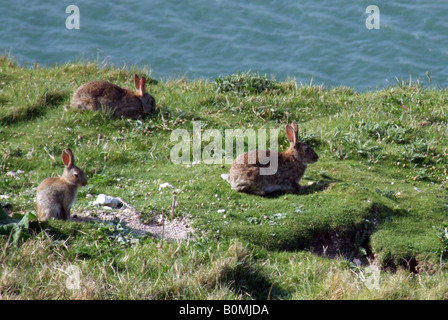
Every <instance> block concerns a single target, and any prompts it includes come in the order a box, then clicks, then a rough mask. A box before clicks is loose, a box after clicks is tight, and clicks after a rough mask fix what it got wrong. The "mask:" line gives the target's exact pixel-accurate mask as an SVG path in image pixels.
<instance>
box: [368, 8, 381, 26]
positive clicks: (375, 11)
mask: <svg viewBox="0 0 448 320" xmlns="http://www.w3.org/2000/svg"><path fill="white" fill-rule="evenodd" d="M366 13H367V14H369V16H368V17H367V19H366V28H367V29H369V30H372V29H379V28H380V8H378V6H375V5H370V6H368V7H367V8H366Z"/></svg>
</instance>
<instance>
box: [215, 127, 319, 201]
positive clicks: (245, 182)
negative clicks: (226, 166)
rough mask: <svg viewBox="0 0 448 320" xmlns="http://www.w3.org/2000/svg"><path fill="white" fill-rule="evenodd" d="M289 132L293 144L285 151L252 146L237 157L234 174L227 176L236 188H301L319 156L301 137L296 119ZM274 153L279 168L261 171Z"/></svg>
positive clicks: (292, 190)
mask: <svg viewBox="0 0 448 320" xmlns="http://www.w3.org/2000/svg"><path fill="white" fill-rule="evenodd" d="M286 135H287V137H288V140H289V142H290V144H291V145H290V147H289V148H288V150H286V151H285V152H277V151H269V150H268V151H263V152H260V150H252V151H249V152H246V153H244V154H241V155H239V156H238V157H236V159H235V160H234V162H233V164H232V167H231V169H230V175H229V176H228V177H224V176H223V178H226V179H227V180H228V182H230V185H231V187H232V189H234V190H237V191H240V192H246V193H252V194H257V195H265V194H268V193H275V192H282V193H297V192H299V191H300V185H299V182H300V179H302V177H303V175H304V173H305V170H306V168H307V165H308V164H310V163H314V162H316V161H317V160H318V159H319V157H318V155H317V154H316V153H315V152H314V150H313V149H312V148H311V147H310V146H309V145H307V144H306V143H302V142H300V141H299V140H298V128H297V123H296V122H295V121H294V122H293V123H292V124H291V125H287V126H286ZM273 157H276V159H278V161H277V171H276V172H275V173H274V174H269V175H267V174H265V175H264V174H261V173H260V169H261V168H263V167H268V166H269V163H267V162H268V161H266V160H268V159H273ZM250 159H253V160H254V161H249V160H250ZM260 160H261V161H260ZM266 163H267V164H266Z"/></svg>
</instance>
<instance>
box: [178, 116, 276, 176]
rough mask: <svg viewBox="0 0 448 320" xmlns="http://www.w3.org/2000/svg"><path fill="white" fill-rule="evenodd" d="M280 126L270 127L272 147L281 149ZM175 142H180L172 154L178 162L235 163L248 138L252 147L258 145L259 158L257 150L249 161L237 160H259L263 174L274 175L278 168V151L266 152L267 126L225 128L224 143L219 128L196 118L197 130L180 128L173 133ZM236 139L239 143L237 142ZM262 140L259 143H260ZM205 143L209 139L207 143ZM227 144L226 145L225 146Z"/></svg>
mask: <svg viewBox="0 0 448 320" xmlns="http://www.w3.org/2000/svg"><path fill="white" fill-rule="evenodd" d="M278 132H279V129H270V130H269V150H271V151H272V150H273V151H277V150H278ZM170 139H171V141H172V142H177V143H176V144H175V145H174V147H173V148H172V149H171V152H170V158H171V161H172V162H173V163H174V164H191V163H205V164H232V163H233V162H234V152H233V151H234V146H235V156H238V155H240V154H243V153H244V152H245V151H246V150H245V143H246V141H247V146H248V150H247V151H251V150H255V149H258V150H259V151H258V159H257V158H256V156H255V153H250V154H249V155H248V158H247V161H243V160H244V159H243V158H240V159H239V160H238V159H236V160H235V161H236V162H237V163H240V164H244V163H247V164H255V163H257V160H258V162H259V164H261V165H262V166H261V167H260V175H273V174H275V173H276V172H277V169H278V154H277V152H266V151H265V150H267V141H268V137H267V130H266V129H265V128H261V129H258V130H257V131H255V130H254V129H225V130H224V143H223V136H222V133H221V131H219V130H218V129H203V128H202V122H201V121H193V132H192V133H190V132H188V130H186V129H176V130H174V131H173V132H172V133H171V137H170ZM234 142H235V143H234ZM257 142H258V147H257ZM203 143H207V144H206V145H205V146H204V147H203ZM223 144H224V146H223Z"/></svg>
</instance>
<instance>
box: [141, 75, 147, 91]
mask: <svg viewBox="0 0 448 320" xmlns="http://www.w3.org/2000/svg"><path fill="white" fill-rule="evenodd" d="M140 80H141V81H140V91H141V93H142V95H144V94H145V86H146V78H145V77H142V78H141V79H140Z"/></svg>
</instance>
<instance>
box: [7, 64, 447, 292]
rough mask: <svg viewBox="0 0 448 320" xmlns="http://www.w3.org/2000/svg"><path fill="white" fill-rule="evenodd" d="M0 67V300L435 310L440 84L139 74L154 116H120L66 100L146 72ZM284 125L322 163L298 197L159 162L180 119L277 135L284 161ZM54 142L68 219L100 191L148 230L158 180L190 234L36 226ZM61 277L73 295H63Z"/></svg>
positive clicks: (441, 169) (441, 161)
mask: <svg viewBox="0 0 448 320" xmlns="http://www.w3.org/2000/svg"><path fill="white" fill-rule="evenodd" d="M0 71H1V72H0V195H3V196H7V197H3V198H2V199H1V201H2V202H3V204H5V202H9V206H11V209H10V216H11V217H6V216H5V214H4V213H1V214H0V215H2V216H3V218H2V219H3V220H0V221H2V222H0V223H1V224H2V225H3V227H2V229H1V230H3V235H1V236H0V249H1V250H0V297H2V298H4V299H446V298H448V284H447V283H448V282H447V280H448V279H447V278H448V271H447V265H446V262H447V261H446V259H447V257H446V252H447V251H448V247H447V241H446V232H445V230H446V229H445V228H446V225H447V222H448V221H447V220H448V192H447V182H448V172H447V163H448V138H447V133H448V132H447V119H448V108H447V104H448V91H447V90H446V89H444V88H425V87H423V86H421V85H420V84H418V83H405V82H399V83H397V84H396V85H395V86H393V87H385V88H383V89H381V90H377V91H373V92H362V93H359V92H355V91H354V90H352V89H350V88H346V87H337V88H325V87H322V86H298V85H297V84H296V83H295V82H294V81H289V82H283V83H280V82H276V81H275V80H269V79H267V78H266V77H262V76H260V75H257V74H253V73H240V74H236V75H230V76H228V77H223V78H219V79H216V80H215V82H214V83H209V82H207V81H200V80H198V81H189V80H187V79H179V80H170V81H166V82H158V81H155V80H154V81H151V84H150V85H149V88H148V91H149V92H150V93H151V94H152V95H153V96H154V97H155V98H156V101H157V104H158V109H157V111H156V113H155V114H153V115H151V116H149V117H147V118H145V119H143V120H141V121H133V120H127V119H115V120H112V119H110V118H109V117H108V116H106V115H104V114H101V113H79V112H75V111H65V110H64V108H63V106H65V105H68V104H69V102H70V98H71V95H72V94H73V92H74V90H75V89H76V88H77V87H78V86H80V85H81V84H83V83H85V82H87V81H91V80H95V79H104V80H108V81H111V82H114V83H116V84H118V85H120V86H123V87H127V88H131V87H132V75H133V73H134V72H138V73H140V74H145V75H146V76H147V77H150V76H151V75H150V74H148V72H147V71H145V70H137V69H135V68H131V69H126V68H115V67H112V66H98V65H97V64H95V63H82V62H80V63H76V64H66V65H60V66H54V67H49V68H39V67H36V68H24V67H21V66H18V65H16V64H15V63H14V61H12V60H11V59H9V58H7V57H2V58H0ZM292 120H297V121H298V122H299V136H300V138H301V139H302V140H303V141H306V142H307V143H309V144H311V145H312V146H313V148H314V149H315V150H316V152H317V153H318V154H319V156H320V158H319V161H318V162H317V163H315V164H313V165H310V166H309V168H308V169H307V171H306V173H305V177H304V179H303V180H302V183H303V184H304V185H309V187H308V189H307V191H306V192H304V193H303V194H300V195H290V194H289V195H275V196H269V197H259V196H254V195H247V194H241V193H237V192H235V191H232V190H231V189H230V187H229V185H228V184H227V183H226V182H225V181H224V180H222V179H221V177H220V175H221V174H222V173H228V171H229V168H230V166H229V165H228V164H224V163H223V164H213V165H212V164H190V165H187V164H174V163H172V162H171V161H170V151H171V149H172V148H173V146H174V145H175V144H176V143H177V142H175V141H174V142H173V141H171V139H170V136H171V133H172V132H173V130H175V129H186V130H187V131H188V132H190V133H191V132H192V130H193V121H200V122H201V126H202V129H204V130H205V129H217V130H218V131H219V132H221V133H222V135H223V136H224V132H225V130H226V129H237V128H247V129H255V130H257V129H260V128H266V129H275V128H280V129H281V130H280V133H279V148H280V149H282V150H283V149H285V148H286V147H287V146H288V141H287V138H286V135H285V133H284V132H283V131H282V130H283V129H282V128H284V125H285V124H286V123H289V122H291V121H292ZM67 146H69V147H70V148H71V149H72V150H73V152H74V155H75V158H76V163H77V165H78V166H79V167H80V168H82V169H83V170H84V172H85V174H86V176H87V178H88V185H87V186H86V187H83V188H80V190H79V195H78V200H77V201H76V203H75V204H74V207H73V211H75V212H76V211H78V212H79V211H82V210H85V209H86V208H90V206H91V204H89V202H90V201H91V200H90V199H89V198H87V197H86V196H87V195H88V194H91V195H93V196H94V197H95V196H96V195H98V194H100V193H105V194H108V195H112V196H115V197H121V198H122V199H124V200H125V201H126V202H128V203H130V204H132V205H133V206H134V207H135V208H137V209H138V210H140V211H142V212H143V216H144V217H145V215H146V216H147V217H145V218H148V219H150V217H149V216H150V213H151V212H153V211H155V210H156V211H157V212H166V213H168V212H170V206H171V203H172V197H173V195H172V192H173V191H172V190H173V189H170V190H168V189H160V184H161V183H170V184H171V185H173V186H174V188H175V190H176V198H177V201H178V206H177V209H176V212H175V216H176V217H184V216H188V217H190V219H191V221H192V224H193V226H194V227H195V228H197V229H198V230H199V231H198V232H197V236H196V238H195V239H194V240H186V241H184V242H180V243H174V242H167V241H164V242H163V246H162V247H161V242H160V239H154V238H152V237H150V236H145V237H142V236H138V235H136V234H134V233H132V232H131V231H130V229H129V228H127V227H126V225H121V224H120V223H119V222H117V221H116V222H113V223H81V222H74V221H70V222H61V221H47V222H43V223H38V222H37V221H36V220H35V219H34V220H33V219H32V217H33V215H32V212H33V211H34V204H33V203H34V197H35V190H36V188H37V186H38V184H39V183H40V182H41V181H42V180H43V179H45V178H47V177H49V176H57V175H60V174H61V173H62V171H63V165H62V162H61V160H60V154H61V151H62V150H63V149H64V148H65V147H67ZM206 146H207V142H204V141H203V142H202V147H204V148H205V147H206ZM234 156H235V155H234ZM19 170H20V171H19ZM167 216H169V215H167ZM28 218H29V219H28ZM28 220H29V221H28ZM20 221H22V224H20ZM25 222H26V223H25ZM11 230H15V231H17V230H19V231H20V232H21V233H20V234H19V235H17V236H16V237H15V236H14V233H13V232H12V231H11ZM0 232H1V231H0ZM17 232H18V231H17ZM14 242H15V243H16V244H14ZM371 265H377V266H379V267H380V270H381V271H380V278H379V283H378V286H377V287H375V288H373V289H372V288H371V287H370V288H369V287H368V286H367V285H366V280H365V279H366V276H368V272H369V270H370V269H369V268H370V266H371ZM73 267H74V268H76V270H78V271H79V273H78V275H79V279H80V288H78V289H70V288H68V286H67V285H66V281H67V279H68V276H67V270H68V268H73Z"/></svg>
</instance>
